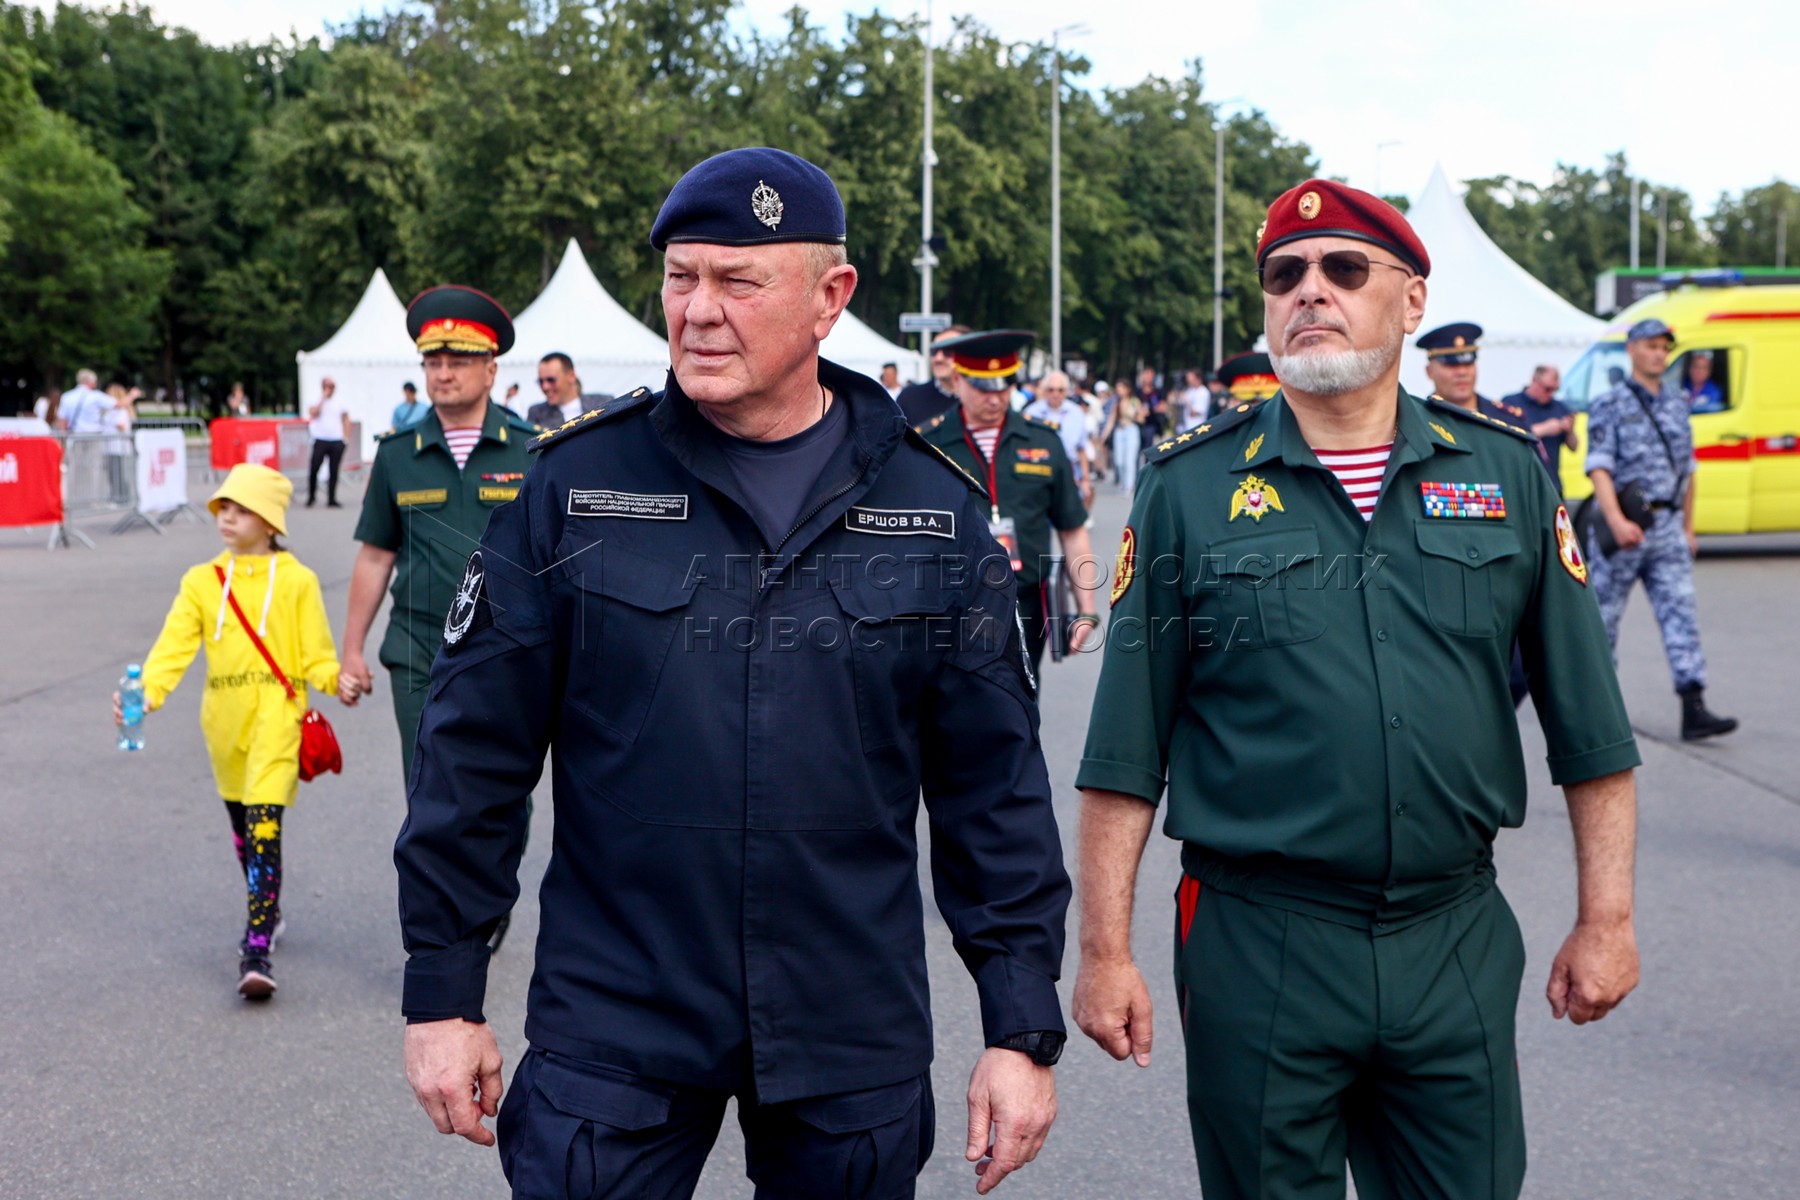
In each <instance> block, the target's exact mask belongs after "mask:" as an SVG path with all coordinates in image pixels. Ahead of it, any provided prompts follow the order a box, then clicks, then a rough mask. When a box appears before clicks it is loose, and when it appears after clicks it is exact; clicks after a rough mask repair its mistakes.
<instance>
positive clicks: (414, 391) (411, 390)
mask: <svg viewBox="0 0 1800 1200" xmlns="http://www.w3.org/2000/svg"><path fill="white" fill-rule="evenodd" d="M400 390H401V391H403V392H407V393H411V394H415V395H416V394H417V393H418V390H419V389H418V388H416V387H414V386H413V385H412V380H410V379H409V380H407V381H406V382H405V383H403V384H401V385H400Z"/></svg>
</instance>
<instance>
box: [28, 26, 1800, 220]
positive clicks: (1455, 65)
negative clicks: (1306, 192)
mask: <svg viewBox="0 0 1800 1200" xmlns="http://www.w3.org/2000/svg"><path fill="white" fill-rule="evenodd" d="M38 2H39V3H44V2H45V0H38ZM742 2H743V3H744V5H745V7H744V12H743V17H744V19H746V20H748V21H750V22H753V23H756V24H759V25H762V26H764V27H774V26H776V25H777V24H778V23H779V20H780V14H781V13H782V11H783V10H784V9H786V8H788V7H790V4H791V0H742ZM924 2H925V0H884V2H883V3H882V4H881V7H882V8H883V9H884V10H885V11H890V12H898V13H906V14H911V13H914V12H919V13H922V12H923V11H924ZM153 7H154V9H155V10H156V11H157V12H158V13H159V14H160V16H161V17H162V19H163V20H166V21H169V22H172V23H176V24H181V25H185V26H187V27H189V28H191V29H194V30H196V31H197V32H199V33H200V34H201V35H202V36H204V37H207V38H209V39H212V40H215V41H221V42H229V41H234V40H239V39H246V38H261V37H265V36H268V35H270V34H272V33H276V34H281V33H286V32H288V31H289V30H290V29H292V30H295V31H297V32H299V33H300V34H301V35H302V36H306V35H310V34H314V33H317V32H319V31H320V30H321V29H322V28H323V26H324V24H325V23H326V22H328V21H342V20H344V19H346V18H347V17H349V16H351V15H352V14H354V13H355V12H357V11H359V10H360V9H362V8H364V7H369V8H372V9H378V8H379V7H380V3H379V0H376V2H375V3H372V4H365V3H364V2H363V0H161V2H160V3H155V4H153ZM806 7H807V8H808V9H809V11H810V12H811V13H812V14H813V17H814V20H815V21H816V22H818V23H820V24H823V25H824V26H825V27H826V28H827V29H828V30H830V31H832V32H836V31H838V30H839V29H841V28H842V25H843V17H844V14H845V13H848V12H866V11H868V10H869V9H871V8H872V7H875V5H874V3H873V2H872V0H811V3H808V4H807V5H806ZM961 14H968V15H971V16H974V17H975V18H976V19H978V20H979V21H981V22H982V23H983V24H985V25H987V26H988V27H989V28H991V29H993V30H995V31H996V32H998V33H1000V34H1001V35H1002V36H1004V37H1008V38H1011V39H1015V40H1019V41H1028V40H1045V41H1047V40H1048V39H1049V37H1050V33H1051V31H1052V30H1054V29H1056V28H1058V27H1060V26H1065V25H1072V24H1076V23H1085V24H1086V25H1087V26H1088V27H1089V30H1090V32H1088V33H1086V34H1085V35H1082V36H1079V37H1076V38H1073V39H1071V40H1070V42H1069V45H1070V46H1071V47H1074V48H1078V49H1079V50H1080V51H1081V52H1082V53H1083V54H1085V55H1087V56H1088V57H1089V59H1090V60H1091V61H1092V63H1093V71H1092V73H1091V74H1090V75H1089V76H1088V77H1087V78H1086V79H1085V80H1082V81H1080V82H1081V83H1083V84H1084V85H1085V86H1089V87H1104V86H1108V85H1124V84H1129V83H1133V82H1136V81H1137V80H1139V79H1142V78H1143V77H1144V76H1145V75H1147V74H1152V73H1155V74H1163V75H1175V74H1179V73H1180V72H1182V71H1183V70H1184V64H1185V63H1186V62H1187V61H1188V60H1191V59H1194V58H1200V59H1202V60H1203V61H1204V63H1205V70H1206V77H1207V81H1208V85H1209V91H1210V92H1211V94H1212V95H1214V96H1217V97H1221V98H1226V97H1242V98H1243V99H1244V100H1245V101H1247V102H1248V103H1249V104H1251V105H1254V106H1256V107H1258V108H1261V109H1263V110H1264V111H1266V112H1267V113H1268V114H1269V115H1270V117H1271V118H1272V119H1273V120H1274V121H1275V123H1276V124H1277V126H1279V127H1280V129H1281V130H1282V131H1283V132H1284V133H1285V134H1286V135H1288V136H1290V137H1293V138H1296V139H1298V140H1301V141H1304V142H1306V143H1308V144H1309V145H1311V146H1312V148H1313V150H1314V151H1315V152H1316V153H1317V154H1318V155H1319V156H1320V158H1321V160H1322V162H1323V166H1324V170H1325V171H1326V173H1328V174H1333V175H1341V176H1343V177H1345V178H1347V179H1349V180H1350V181H1351V182H1352V183H1354V184H1357V185H1359V186H1362V187H1373V186H1375V185H1376V184H1377V183H1379V185H1380V187H1381V188H1382V190H1384V191H1388V192H1403V193H1415V192H1417V191H1418V190H1419V188H1420V187H1422V186H1423V185H1424V182H1425V180H1426V177H1427V176H1428V175H1429V174H1430V172H1431V167H1432V164H1433V163H1435V162H1442V163H1443V165H1444V168H1445V170H1446V171H1448V172H1449V173H1450V175H1451V177H1452V178H1453V179H1466V178H1471V177H1474V176H1478V175H1491V174H1508V175H1514V176H1518V177H1520V178H1524V179H1529V180H1534V181H1543V180H1545V179H1547V178H1548V177H1549V175H1550V172H1551V171H1552V170H1553V169H1554V167H1555V165H1556V163H1557V162H1559V161H1561V162H1568V163H1574V164H1579V165H1583V166H1598V165H1600V164H1601V163H1602V162H1603V161H1604V159H1605V156H1606V155H1607V154H1608V153H1609V152H1611V151H1614V150H1620V149H1623V150H1624V151H1625V152H1626V153H1627V154H1628V155H1629V156H1630V159H1631V162H1632V165H1633V167H1634V168H1636V170H1637V171H1638V173H1639V174H1640V175H1642V176H1643V177H1645V178H1647V179H1649V180H1652V181H1654V182H1658V183H1665V184H1670V185H1673V186H1677V187H1681V188H1683V189H1685V190H1687V191H1688V192H1690V193H1692V194H1693V195H1694V196H1695V199H1696V200H1697V202H1698V205H1699V208H1700V210H1701V211H1702V212H1707V211H1710V210H1711V208H1712V205H1713V202H1714V200H1715V199H1716V197H1717V196H1718V194H1719V192H1721V191H1725V190H1729V191H1737V190H1740V189H1742V188H1744V187H1748V186H1754V185H1756V184H1760V183H1766V182H1768V181H1769V180H1770V179H1771V178H1773V177H1775V176H1780V177H1782V178H1784V179H1786V180H1788V181H1790V182H1800V137H1796V136H1794V133H1793V130H1792V128H1791V113H1792V110H1793V104H1794V87H1795V84H1794V82H1793V73H1792V72H1793V68H1792V56H1793V51H1794V48H1795V46H1796V45H1800V5H1796V4H1795V3H1793V0H1729V2H1728V3H1725V4H1718V5H1713V6H1698V7H1696V6H1695V5H1693V4H1692V3H1691V2H1683V3H1677V2H1676V0H1635V2H1634V3H1632V4H1630V5H1612V4H1602V3H1599V2H1597V0H1512V2H1511V3H1510V4H1507V5H1504V6H1502V5H1490V6H1485V7H1482V6H1464V5H1453V4H1447V3H1445V2H1444V0H1431V2H1427V0H1381V2H1376V0H1337V2H1336V3H1333V4H1321V3H1317V2H1314V3H1296V2H1294V0H1288V2H1286V3H1269V2H1267V0H1238V2H1237V3H1232V4H1218V3H1212V2H1207V3H1198V4H1186V5H1184V4H1180V3H1172V2H1170V0H1106V2H1105V3H1094V2H1093V0H936V10H935V13H934V16H935V19H936V27H937V28H938V29H940V30H942V29H947V28H948V25H949V19H950V17H951V16H953V15H961ZM1046 136H1048V134H1047V133H1046ZM1384 143H1390V144H1387V145H1385V146H1384V145H1383V144H1384ZM1378 171H1379V178H1377V172H1378Z"/></svg>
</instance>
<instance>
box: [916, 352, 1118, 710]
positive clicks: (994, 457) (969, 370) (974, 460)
mask: <svg viewBox="0 0 1800 1200" xmlns="http://www.w3.org/2000/svg"><path fill="white" fill-rule="evenodd" d="M1034 337H1035V335H1033V334H1030V333H1025V332H1023V331H1020V330H1016V329H999V330H987V331H984V332H981V333H969V334H964V335H963V336H961V337H957V338H951V339H949V340H946V341H940V342H938V343H937V344H936V345H935V346H933V347H932V351H933V353H938V352H943V351H948V352H949V353H950V356H951V361H952V362H953V363H954V364H955V367H956V388H957V400H958V402H959V403H958V406H957V407H956V408H953V409H951V410H950V411H949V412H947V413H942V414H940V415H938V416H936V417H933V418H932V419H931V420H929V421H926V422H925V423H924V424H922V425H920V426H918V432H919V433H921V434H923V435H924V436H925V440H926V441H928V442H930V443H931V444H932V445H933V446H936V447H937V448H938V450H939V451H940V452H942V453H943V454H944V455H945V456H946V457H948V458H949V459H950V461H951V462H954V463H955V464H956V465H957V466H959V467H961V468H962V469H963V471H964V473H965V474H967V475H969V476H971V477H973V478H974V479H975V480H976V482H978V483H980V484H981V486H982V487H983V488H985V489H986V490H987V494H988V501H989V505H990V516H989V521H988V524H989V528H990V530H991V532H992V533H993V535H994V538H995V540H996V541H998V542H999V543H1000V544H1001V545H1002V546H1003V547H1005V548H1006V550H1007V552H1008V553H1009V554H1010V555H1011V556H1012V569H1013V571H1014V573H1015V574H1017V576H1018V580H1019V618H1020V620H1022V621H1023V622H1024V624H1025V647H1026V650H1027V651H1028V652H1029V654H1030V655H1031V671H1032V674H1033V675H1036V674H1037V670H1038V664H1039V662H1040V661H1041V660H1042V659H1043V657H1044V642H1045V639H1046V637H1047V636H1048V633H1049V628H1050V599H1049V589H1050V588H1052V587H1054V586H1055V583H1056V581H1055V577H1054V575H1053V574H1052V567H1053V565H1054V559H1053V558H1052V557H1051V554H1050V529H1051V527H1052V526H1054V527H1055V528H1056V532H1057V536H1058V538H1059V539H1060V540H1061V542H1062V550H1063V556H1064V557H1065V558H1066V559H1067V561H1068V564H1069V579H1070V581H1071V582H1072V583H1073V584H1074V587H1075V594H1076V596H1077V597H1078V598H1079V599H1078V600H1077V603H1076V607H1077V609H1078V610H1079V611H1078V612H1077V613H1076V614H1075V622H1074V629H1073V631H1072V632H1071V634H1070V636H1069V651H1070V652H1071V653H1076V652H1079V651H1080V649H1081V647H1082V646H1084V645H1085V644H1086V643H1087V641H1088V638H1089V637H1090V636H1091V635H1092V633H1093V631H1094V629H1095V628H1097V627H1098V626H1099V624H1100V617H1099V615H1098V612H1097V610H1098V608H1099V599H1100V569H1099V565H1098V564H1097V563H1095V562H1094V551H1093V547H1092V545H1091V544H1090V542H1089V540H1088V532H1087V519H1088V514H1087V508H1086V507H1085V506H1084V505H1083V504H1082V503H1081V485H1080V484H1079V483H1078V482H1077V481H1076V479H1075V470H1074V468H1073V467H1071V466H1070V465H1069V456H1068V453H1067V452H1066V451H1065V450H1064V449H1063V444H1062V438H1061V436H1060V435H1059V434H1058V432H1057V429H1056V426H1054V425H1052V424H1050V423H1049V422H1047V421H1039V420H1037V419H1035V418H1032V417H1027V416H1022V415H1021V414H1019V413H1016V412H1014V411H1013V407H1012V394H1013V376H1014V375H1015V374H1017V372H1018V370H1019V368H1020V365H1021V363H1020V359H1019V354H1020V352H1021V351H1022V350H1023V349H1024V348H1025V347H1026V346H1027V345H1029V344H1030V343H1031V342H1032V341H1033V339H1034Z"/></svg>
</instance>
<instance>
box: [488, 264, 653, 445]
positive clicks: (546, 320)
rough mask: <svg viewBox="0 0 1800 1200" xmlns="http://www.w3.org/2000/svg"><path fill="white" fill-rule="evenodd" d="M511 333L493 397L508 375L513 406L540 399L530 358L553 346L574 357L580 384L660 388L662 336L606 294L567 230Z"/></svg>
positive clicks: (589, 388) (596, 388)
mask: <svg viewBox="0 0 1800 1200" xmlns="http://www.w3.org/2000/svg"><path fill="white" fill-rule="evenodd" d="M513 333H514V336H515V340H514V342H513V348H512V350H511V351H510V352H509V353H508V354H507V355H506V357H505V358H502V359H501V360H500V373H499V375H498V376H497V377H496V379H495V381H494V398H495V399H497V400H498V399H501V398H503V397H504V396H505V395H506V388H507V385H508V384H512V383H516V384H518V385H519V397H518V398H519V400H522V401H524V403H523V404H522V405H520V406H519V407H520V410H521V411H529V409H530V406H531V405H533V404H536V403H538V402H539V401H540V400H542V399H543V396H542V394H541V393H540V392H539V391H538V387H537V363H538V359H540V358H542V357H543V356H544V355H546V354H549V353H551V352H553V351H561V352H562V353H564V354H567V355H568V356H569V357H570V358H571V359H573V360H574V361H575V373H576V374H577V375H579V376H580V377H581V388H582V390H583V391H584V392H607V393H610V394H612V395H615V396H617V395H622V394H623V393H625V392H629V391H631V390H632V389H633V388H639V387H648V388H661V387H662V385H663V377H664V376H665V375H666V374H667V372H668V370H669V344H668V342H667V341H665V340H664V339H663V338H662V337H661V336H660V335H658V334H655V333H652V332H651V331H650V330H648V329H646V328H645V327H644V326H643V325H641V324H639V323H638V321H637V320H636V319H635V318H633V317H632V315H631V314H630V313H628V312H626V311H625V310H624V308H622V307H621V306H620V305H619V302H618V301H617V300H614V299H613V298H612V297H611V296H610V295H608V294H607V291H606V289H605V288H603V287H601V286H600V281H599V280H598V279H596V278H594V272H593V270H592V269H591V268H589V266H588V264H587V258H586V257H585V256H584V255H583V254H582V253H581V248H580V247H579V246H577V245H576V244H575V239H574V238H570V239H569V245H568V248H567V249H565V250H564V251H563V256H562V262H561V263H559V264H557V268H556V274H554V275H552V276H551V277H550V282H549V283H548V284H546V285H545V287H544V290H543V292H542V293H540V294H539V296H538V298H537V299H536V300H533V301H532V302H531V303H530V304H529V305H527V306H526V308H525V311H524V312H521V313H520V314H519V315H518V316H517V317H515V318H514V319H513Z"/></svg>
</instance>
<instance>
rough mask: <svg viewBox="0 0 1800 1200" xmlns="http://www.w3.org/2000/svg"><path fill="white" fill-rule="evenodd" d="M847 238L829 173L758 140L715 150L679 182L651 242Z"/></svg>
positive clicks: (735, 243) (660, 247)
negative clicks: (757, 143) (747, 145)
mask: <svg viewBox="0 0 1800 1200" xmlns="http://www.w3.org/2000/svg"><path fill="white" fill-rule="evenodd" d="M843 241H844V201H843V200H842V199H841V198H840V197H839V196H838V191H837V186H836V185H835V184H833V183H832V182H831V177H830V176H829V175H827V174H825V172H823V171H821V170H819V168H817V167H815V166H813V165H812V164H811V163H809V162H807V161H806V160H805V159H804V158H801V157H799V156H798V155H795V154H789V153H788V152H787V151H786V150H771V149H769V148H768V147H766V146H754V147H750V148H747V149H743V150H727V151H726V152H725V153H723V154H715V155H713V156H712V157H711V158H709V159H707V160H706V161H705V162H703V163H701V164H700V165H699V166H697V167H695V168H694V169H693V170H691V171H689V172H688V173H687V174H686V175H683V176H682V177H681V179H680V181H679V182H677V183H676V184H675V188H674V190H673V191H671V192H670V193H669V198H668V199H667V200H664V201H663V206H662V211H661V212H659V213H657V214H656V224H655V225H654V226H653V227H652V228H651V230H650V244H651V245H652V246H654V247H656V248H657V249H658V250H666V249H667V248H668V246H669V243H670V242H705V243H708V244H709V245H714V246H760V245H764V244H766V243H769V242H832V243H837V244H839V245H841V244H842V243H843Z"/></svg>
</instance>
